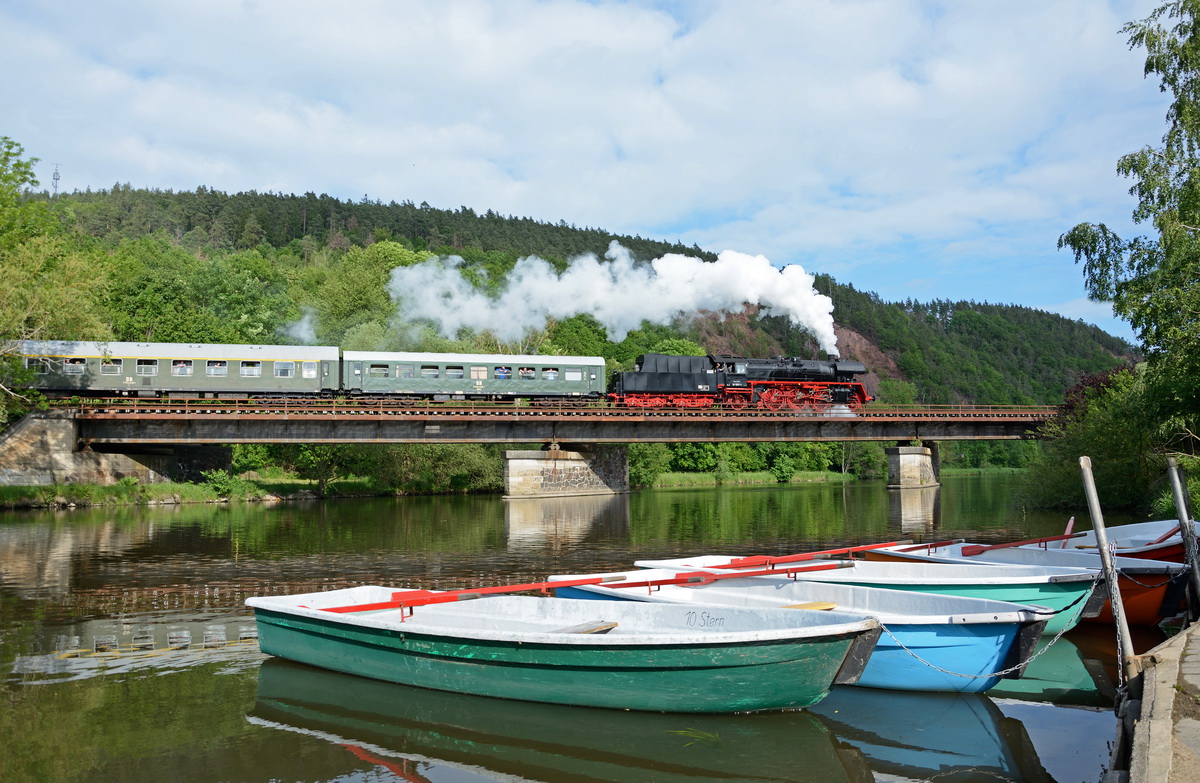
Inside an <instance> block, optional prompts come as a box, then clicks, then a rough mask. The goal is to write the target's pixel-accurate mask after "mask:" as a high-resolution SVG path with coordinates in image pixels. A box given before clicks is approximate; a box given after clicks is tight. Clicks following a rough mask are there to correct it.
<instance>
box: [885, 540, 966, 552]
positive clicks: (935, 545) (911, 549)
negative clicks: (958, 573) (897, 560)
mask: <svg viewBox="0 0 1200 783" xmlns="http://www.w3.org/2000/svg"><path fill="white" fill-rule="evenodd" d="M962 542H963V539H961V538H948V539H946V540H945V541H926V542H925V543H924V544H917V545H916V546H906V547H904V548H903V549H897V550H896V551H897V552H917V551H919V550H922V549H924V550H925V551H929V550H930V549H937V548H938V547H943V546H952V545H954V544H961V543H962ZM908 543H912V542H911V541H910V542H908Z"/></svg>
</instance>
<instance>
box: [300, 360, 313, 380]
mask: <svg viewBox="0 0 1200 783" xmlns="http://www.w3.org/2000/svg"><path fill="white" fill-rule="evenodd" d="M300 374H301V375H303V376H304V377H305V378H316V377H317V363H316V362H301V363H300Z"/></svg>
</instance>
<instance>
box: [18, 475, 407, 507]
mask: <svg viewBox="0 0 1200 783" xmlns="http://www.w3.org/2000/svg"><path fill="white" fill-rule="evenodd" d="M315 486H316V485H315V483H314V482H311V481H308V480H306V479H289V478H264V479H247V478H240V477H236V476H233V477H227V478H224V479H222V480H218V481H215V482H211V483H204V484H190V483H186V482H185V483H176V482H165V483H162V484H141V483H139V482H138V481H136V480H133V479H128V478H126V479H122V480H121V481H119V482H117V483H116V484H111V485H107V486H102V485H99V484H50V485H46V486H40V487H0V509H9V510H12V509H23V508H79V507H88V506H109V505H145V506H159V505H175V504H179V503H224V502H230V501H235V502H238V501H263V500H267V501H269V500H290V499H304V498H314V497H316V493H315V492H314V487H315ZM380 494H385V493H381V492H380V491H379V490H378V489H376V488H375V487H373V486H372V484H371V482H370V481H366V480H363V479H345V480H342V481H336V482H331V483H330V484H329V486H328V487H326V489H325V495H326V497H360V496H363V495H380Z"/></svg>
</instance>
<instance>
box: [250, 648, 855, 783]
mask: <svg viewBox="0 0 1200 783" xmlns="http://www.w3.org/2000/svg"><path fill="white" fill-rule="evenodd" d="M247 720H249V721H250V722H251V723H253V724H255V725H258V726H263V727H268V728H273V729H282V730H287V731H293V732H298V733H301V734H307V735H309V736H310V737H314V738H317V739H323V740H325V741H326V742H329V743H332V744H333V745H336V746H341V747H342V748H344V749H345V765H346V771H345V772H344V773H342V774H341V775H338V776H337V777H339V778H342V777H343V775H344V774H348V773H349V772H350V771H351V770H362V769H363V768H364V764H366V765H373V766H376V767H380V768H383V769H386V770H389V771H391V772H392V773H394V774H396V775H399V776H400V778H401V779H402V780H410V781H422V782H425V781H430V782H432V783H436V781H438V780H449V779H456V780H461V779H462V778H461V770H464V769H465V770H470V771H473V772H474V773H475V774H478V775H481V776H483V779H505V780H510V779H513V778H516V779H519V780H535V781H581V780H586V781H614V782H616V781H620V782H621V783H636V782H637V781H646V783H651V782H653V783H671V782H672V781H679V782H680V783H683V781H689V782H695V781H730V780H746V781H783V780H787V781H813V782H814V783H838V781H846V783H859V781H870V780H871V779H872V775H871V772H870V769H869V767H868V765H867V762H866V760H865V759H864V758H863V756H862V754H861V753H860V752H859V751H857V750H856V749H855V748H853V747H851V746H848V745H846V744H844V743H841V742H838V740H837V739H836V738H835V737H834V736H833V734H832V733H831V732H830V730H829V729H828V727H827V726H826V725H825V723H824V722H823V721H822V720H821V719H820V718H817V717H816V716H814V715H812V714H811V713H809V712H807V711H795V712H784V713H764V714H749V715H702V714H676V713H645V712H626V711H623V710H606V709H595V708H587V707H566V706H559V705H550V704H537V703H533V702H520V701H511V700H507V699H492V698H487V697H482V696H467V695H463V694H456V693H446V692H443V691H434V690H428V689H424V688H414V687H410V686H406V685H393V684H390V683H383V682H378V681H374V680H368V679H365V678H360V677H352V676H349V675H345V674H338V673H336V672H329V671H325V670H321V669H314V668H309V667H306V666H301V665H299V664H293V663H289V662H287V661H282V660H279V659H277V658H271V659H269V660H267V661H265V662H264V663H263V666H262V670H261V673H260V675H259V681H258V694H257V697H256V700H255V706H254V710H253V712H252V713H251V714H250V715H249V716H247ZM368 768H369V766H368ZM327 769H328V768H327ZM453 774H458V775H459V777H457V778H452V777H451V776H452V775H453ZM331 779H332V778H331Z"/></svg>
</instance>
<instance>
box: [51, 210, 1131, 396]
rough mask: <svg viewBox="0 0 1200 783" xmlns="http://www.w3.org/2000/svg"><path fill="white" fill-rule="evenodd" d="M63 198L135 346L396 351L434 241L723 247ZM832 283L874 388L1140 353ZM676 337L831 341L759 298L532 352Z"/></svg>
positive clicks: (1052, 384) (961, 382)
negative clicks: (391, 274)
mask: <svg viewBox="0 0 1200 783" xmlns="http://www.w3.org/2000/svg"><path fill="white" fill-rule="evenodd" d="M54 201H55V204H56V206H58V207H59V208H60V209H61V211H62V212H63V214H64V216H65V218H66V221H67V223H68V225H69V226H70V227H71V228H72V229H73V230H74V231H75V233H76V236H81V238H83V239H84V240H85V241H88V242H92V243H95V242H99V245H100V248H102V249H103V251H104V252H103V254H102V255H104V256H106V257H107V259H108V261H107V262H105V265H106V268H104V269H97V274H96V279H97V280H105V279H107V280H108V283H107V288H108V291H109V293H107V294H106V296H105V308H106V309H107V310H108V311H109V313H108V316H107V320H108V322H109V323H110V324H111V330H112V334H111V335H110V336H111V337H112V338H113V339H118V340H151V339H153V340H162V341H167V342H173V341H181V342H183V341H186V342H272V341H279V342H287V341H289V340H288V338H287V337H286V336H284V333H285V329H286V327H287V326H288V325H289V324H292V323H293V322H295V321H297V320H299V318H300V316H301V314H302V312H315V313H316V315H317V319H316V320H317V328H316V331H315V333H314V334H313V337H315V338H316V339H317V340H318V341H320V342H323V343H328V344H338V345H341V346H343V347H356V348H361V349H372V348H378V349H391V348H395V347H397V346H396V345H395V343H394V335H389V331H390V330H391V325H392V318H393V317H394V315H395V312H394V305H392V303H391V302H390V300H389V299H388V297H387V295H386V293H385V291H384V284H385V283H386V279H387V273H388V271H389V270H390V268H391V267H393V266H396V265H397V264H399V263H414V262H415V261H416V260H419V258H420V257H422V256H424V255H425V254H426V253H435V254H438V255H457V256H460V257H461V258H463V259H464V262H463V264H462V265H461V266H460V269H461V270H462V271H463V272H464V276H466V277H467V278H468V279H470V280H471V281H472V282H474V283H475V284H477V285H480V286H483V287H489V286H490V287H495V286H498V285H500V284H501V283H502V281H503V276H504V275H505V274H506V273H507V272H508V271H509V270H511V269H512V266H513V264H515V263H516V260H517V259H518V258H520V257H522V256H526V255H537V256H539V257H541V258H544V259H546V260H547V261H549V262H551V263H552V264H554V265H555V266H557V267H558V268H559V269H560V270H561V269H563V268H565V266H566V263H567V261H568V260H569V259H570V258H573V257H575V256H577V255H581V254H584V253H593V254H596V255H598V256H602V255H603V254H604V252H605V250H606V249H607V248H608V246H609V243H610V242H612V241H613V240H616V241H618V242H619V243H620V244H621V245H623V246H624V247H626V248H627V249H628V250H629V251H630V252H631V253H632V254H633V256H634V257H635V258H637V259H639V260H650V259H653V258H657V257H659V256H662V255H664V254H666V253H681V254H685V255H691V256H697V257H700V258H704V259H705V260H709V261H711V260H714V259H715V254H714V253H712V252H709V251H704V250H701V249H700V248H698V247H695V246H692V247H686V246H683V245H681V244H678V243H668V242H660V241H654V240H651V239H644V238H641V237H629V236H621V235H615V234H610V233H608V232H605V231H602V230H599V229H593V228H577V227H575V226H570V225H567V224H565V223H562V222H559V223H544V222H539V221H536V220H533V219H531V218H524V217H504V216H501V215H498V214H496V213H494V212H492V211H490V210H489V211H488V212H486V213H484V214H477V213H475V212H474V211H473V210H471V209H469V208H466V207H462V208H460V209H457V210H444V209H435V208H433V207H431V206H429V205H428V204H424V203H422V204H420V205H414V204H412V203H410V202H405V203H399V204H397V203H394V202H393V203H390V204H383V203H380V202H377V201H370V200H368V199H366V198H364V199H363V200H361V201H359V202H349V201H341V200H338V199H335V198H332V197H330V196H327V195H321V196H317V195H314V194H311V193H308V194H305V195H303V196H295V195H278V194H271V193H253V192H252V193H239V194H235V195H227V194H224V193H221V192H218V191H214V190H210V189H207V188H199V189H197V190H196V191H194V192H180V193H175V192H171V191H160V190H142V189H134V188H130V187H128V186H118V187H114V188H113V189H112V190H110V191H99V192H92V191H88V192H83V193H78V192H77V193H72V194H68V195H63V196H59V197H58V198H56V199H54ZM88 238H90V239H88ZM869 285H870V281H860V286H862V287H864V288H869ZM816 287H817V289H818V290H819V291H820V292H821V293H827V294H829V295H830V296H831V297H832V298H833V300H834V305H835V308H834V318H835V319H836V321H837V326H838V333H839V346H840V349H841V351H842V355H843V356H844V357H846V358H857V359H860V360H862V361H864V362H866V363H867V365H868V366H869V367H870V368H871V369H872V371H873V377H872V378H871V384H869V385H870V386H871V388H872V391H876V390H877V389H878V387H879V379H882V378H892V379H896V380H898V381H901V382H904V383H901V384H899V385H896V384H892V385H890V386H889V388H891V389H893V390H895V389H899V390H900V391H901V392H903V394H901V396H908V397H911V398H912V399H915V400H917V401H922V402H932V403H951V402H964V401H965V402H975V403H981V404H1012V403H1018V404H1025V403H1056V402H1059V401H1061V400H1062V397H1063V393H1064V391H1065V390H1066V389H1067V388H1069V387H1070V386H1071V385H1073V384H1074V383H1075V382H1076V381H1077V380H1078V379H1079V378H1080V377H1081V376H1083V375H1085V374H1089V373H1094V372H1099V371H1102V370H1107V369H1109V368H1111V367H1113V366H1116V365H1118V364H1121V363H1125V362H1128V361H1129V360H1130V359H1131V358H1132V349H1131V347H1130V346H1129V345H1128V344H1127V343H1125V342H1124V341H1123V340H1120V339H1118V338H1115V337H1112V336H1110V335H1107V334H1105V333H1104V332H1102V331H1101V330H1099V329H1097V328H1095V327H1093V326H1089V325H1087V324H1084V323H1082V322H1080V321H1072V320H1069V319H1065V318H1062V317H1061V316H1058V315H1054V314H1050V313H1046V312H1043V311H1038V310H1034V309H1031V308H1026V307H1020V306H1016V305H996V304H980V303H975V302H943V301H935V302H929V303H918V302H904V303H889V302H883V301H881V300H880V299H879V297H878V296H876V295H874V294H872V293H868V292H866V291H863V290H859V288H856V287H855V286H852V285H846V284H841V283H838V282H837V281H835V280H833V279H832V278H829V277H828V276H818V278H817V284H816ZM389 340H391V341H392V342H389ZM668 340H675V341H676V345H678V344H680V341H690V342H691V343H693V344H695V345H698V346H703V347H704V348H707V349H708V350H710V351H713V352H726V351H728V352H733V353H741V354H744V355H756V356H765V355H780V354H782V355H800V356H806V355H816V353H817V349H816V344H815V342H814V341H813V340H812V339H811V338H810V337H809V336H808V335H807V334H805V333H804V332H802V331H800V330H797V329H795V328H792V327H790V325H789V324H788V323H787V321H786V319H783V318H778V317H761V316H759V315H758V314H757V313H756V312H755V311H754V310H753V309H752V308H748V310H747V311H746V312H745V313H739V314H735V315H733V316H731V317H729V318H725V319H723V320H722V319H716V318H712V317H704V318H698V319H695V320H692V321H689V322H687V323H680V324H677V325H676V326H675V327H672V328H666V327H645V328H643V329H642V330H636V331H635V332H634V333H632V334H631V335H630V336H629V338H627V339H626V340H625V341H623V342H621V343H617V344H614V343H611V342H609V341H607V340H606V339H605V335H604V333H603V330H602V329H600V328H599V327H598V325H597V324H596V323H595V322H594V321H593V320H592V319H590V318H588V317H587V316H577V317H575V318H571V319H567V320H566V321H563V322H560V323H557V324H554V325H552V327H551V329H550V331H549V332H548V334H547V335H546V340H545V344H544V345H536V344H534V345H530V346H525V347H527V348H531V349H537V348H544V349H551V350H559V351H561V352H564V353H582V354H587V355H596V354H599V355H603V356H605V357H606V358H608V359H610V360H612V361H613V363H614V364H616V365H621V364H623V363H628V362H630V361H631V360H632V357H633V356H634V355H636V354H637V353H640V352H645V351H648V350H654V349H656V347H658V346H660V345H661V344H662V343H663V342H664V341H668ZM405 347H417V346H412V345H406V346H405ZM425 347H430V348H434V347H436V348H445V349H453V348H455V347H456V346H455V345H453V344H447V343H446V342H445V341H443V342H442V343H440V344H437V345H432V344H426V346H425ZM459 347H460V348H461V349H464V350H465V349H470V348H472V347H481V348H482V347H486V346H485V345H480V346H470V345H463V346H459ZM885 385H886V384H885Z"/></svg>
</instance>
